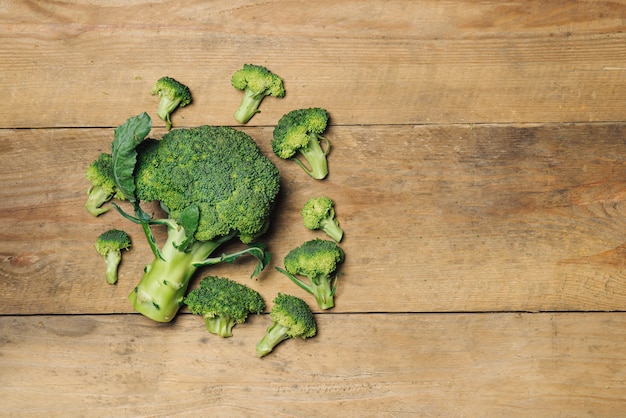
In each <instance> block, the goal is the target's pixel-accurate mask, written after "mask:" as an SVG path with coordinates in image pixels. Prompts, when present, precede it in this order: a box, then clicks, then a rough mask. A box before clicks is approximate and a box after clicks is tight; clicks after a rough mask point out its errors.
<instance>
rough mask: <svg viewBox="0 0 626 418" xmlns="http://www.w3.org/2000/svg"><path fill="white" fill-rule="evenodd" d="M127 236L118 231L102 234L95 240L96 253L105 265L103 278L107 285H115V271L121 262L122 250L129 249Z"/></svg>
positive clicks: (111, 230)
mask: <svg viewBox="0 0 626 418" xmlns="http://www.w3.org/2000/svg"><path fill="white" fill-rule="evenodd" d="M131 245H132V244H131V241H130V237H129V236H128V234H127V233H126V232H124V231H120V230H119V229H110V230H108V231H106V232H103V233H102V234H100V236H98V238H97V239H96V244H95V247H96V251H98V253H99V254H100V255H101V256H102V257H104V262H105V263H106V271H105V278H106V281H107V283H108V284H115V283H117V269H118V267H119V265H120V262H121V261H122V250H128V249H129V248H130V247H131Z"/></svg>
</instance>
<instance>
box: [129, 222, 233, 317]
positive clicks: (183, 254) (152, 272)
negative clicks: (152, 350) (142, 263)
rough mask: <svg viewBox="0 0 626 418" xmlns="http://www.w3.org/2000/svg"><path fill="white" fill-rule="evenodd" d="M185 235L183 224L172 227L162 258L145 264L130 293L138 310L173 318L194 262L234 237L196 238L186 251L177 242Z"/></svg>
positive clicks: (190, 275)
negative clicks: (178, 226) (198, 239)
mask: <svg viewBox="0 0 626 418" xmlns="http://www.w3.org/2000/svg"><path fill="white" fill-rule="evenodd" d="M185 238H186V235H185V230H184V229H183V228H169V229H168V236H167V241H166V242H165V244H164V245H163V248H162V250H161V256H162V257H163V258H162V259H161V258H159V257H156V256H155V258H154V260H153V261H152V263H150V264H149V265H147V266H146V268H145V271H144V274H143V276H142V278H141V280H140V281H139V284H138V285H137V287H135V289H133V291H132V292H131V293H130V295H128V299H129V300H130V302H131V303H132V305H133V308H135V310H136V311H137V312H139V313H141V314H143V315H145V316H147V317H148V318H150V319H153V320H155V321H157V322H169V321H171V320H172V319H173V318H174V316H175V315H176V313H177V312H178V308H179V307H180V306H181V305H182V303H183V302H182V301H183V298H184V296H185V293H186V291H187V287H188V286H189V281H190V280H191V277H192V276H193V274H194V273H195V272H196V270H197V268H198V267H197V266H196V265H194V263H199V262H202V261H203V260H204V259H205V258H207V257H208V256H209V255H211V253H213V251H215V250H216V249H217V248H218V247H219V246H220V245H222V244H223V243H224V242H225V241H227V240H228V239H230V238H231V237H230V236H229V237H227V238H223V239H219V240H215V241H195V242H194V243H193V244H191V245H190V246H189V247H188V248H187V250H186V251H181V250H179V249H178V248H177V244H180V243H181V242H184V241H185Z"/></svg>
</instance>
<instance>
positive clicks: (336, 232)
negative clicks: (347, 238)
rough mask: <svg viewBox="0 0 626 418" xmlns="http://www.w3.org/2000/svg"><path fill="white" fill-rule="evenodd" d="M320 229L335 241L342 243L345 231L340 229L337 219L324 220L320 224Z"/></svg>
mask: <svg viewBox="0 0 626 418" xmlns="http://www.w3.org/2000/svg"><path fill="white" fill-rule="evenodd" d="M320 227H321V229H322V231H324V232H325V233H326V234H327V235H328V236H329V237H331V238H332V239H334V240H335V241H337V242H339V241H341V238H343V230H342V229H341V228H340V227H339V223H338V222H337V220H336V219H334V218H333V219H324V220H322V222H320Z"/></svg>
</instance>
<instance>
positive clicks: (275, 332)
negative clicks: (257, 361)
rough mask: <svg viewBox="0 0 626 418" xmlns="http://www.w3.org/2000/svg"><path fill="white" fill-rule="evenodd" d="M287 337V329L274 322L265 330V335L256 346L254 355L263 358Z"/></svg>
mask: <svg viewBox="0 0 626 418" xmlns="http://www.w3.org/2000/svg"><path fill="white" fill-rule="evenodd" d="M288 338H290V337H289V328H287V327H284V326H282V325H280V324H278V323H276V322H274V323H272V325H270V326H269V327H268V328H267V331H266V332H265V335H264V336H263V338H261V340H260V341H259V342H258V343H257V345H256V354H257V356H259V357H263V356H265V355H267V354H269V353H271V352H272V350H274V347H276V346H277V345H278V344H280V343H281V342H282V341H285V340H286V339H288Z"/></svg>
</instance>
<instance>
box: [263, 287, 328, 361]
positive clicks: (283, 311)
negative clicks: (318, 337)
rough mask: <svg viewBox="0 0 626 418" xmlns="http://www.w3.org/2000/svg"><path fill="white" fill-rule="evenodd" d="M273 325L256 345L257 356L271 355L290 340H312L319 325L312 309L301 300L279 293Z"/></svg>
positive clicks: (272, 315)
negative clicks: (278, 346) (276, 348)
mask: <svg viewBox="0 0 626 418" xmlns="http://www.w3.org/2000/svg"><path fill="white" fill-rule="evenodd" d="M270 317H271V318H272V324H271V325H270V326H269V327H268V328H267V330H266V331H265V334H264V335H263V338H261V340H260V341H259V342H258V343H257V345H256V354H257V356H259V357H263V356H266V355H268V354H269V353H271V352H272V351H273V350H274V348H275V347H276V346H277V345H278V344H280V343H281V342H282V341H285V340H288V339H290V338H302V339H305V338H310V337H313V336H315V334H316V333H317V324H316V322H315V317H314V316H313V313H312V312H311V308H309V305H307V304H306V302H305V301H303V300H302V299H300V298H297V297H295V296H291V295H285V294H281V293H279V294H278V295H277V296H276V298H275V299H274V306H273V308H272V311H271V312H270Z"/></svg>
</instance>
